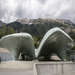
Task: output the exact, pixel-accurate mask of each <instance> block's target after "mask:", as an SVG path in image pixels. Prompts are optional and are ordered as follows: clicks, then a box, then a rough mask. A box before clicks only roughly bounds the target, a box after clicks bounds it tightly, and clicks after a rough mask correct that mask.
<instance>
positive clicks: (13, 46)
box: [0, 33, 35, 59]
mask: <svg viewBox="0 0 75 75" xmlns="http://www.w3.org/2000/svg"><path fill="white" fill-rule="evenodd" d="M0 47H2V48H7V49H8V50H9V51H10V52H11V53H12V55H14V59H15V58H16V57H17V55H18V53H19V52H20V48H22V47H23V48H24V50H25V51H24V52H27V51H28V52H29V55H31V56H34V54H35V53H34V44H33V38H32V36H31V35H30V34H28V33H15V34H11V35H7V36H4V37H2V38H1V39H0Z"/></svg>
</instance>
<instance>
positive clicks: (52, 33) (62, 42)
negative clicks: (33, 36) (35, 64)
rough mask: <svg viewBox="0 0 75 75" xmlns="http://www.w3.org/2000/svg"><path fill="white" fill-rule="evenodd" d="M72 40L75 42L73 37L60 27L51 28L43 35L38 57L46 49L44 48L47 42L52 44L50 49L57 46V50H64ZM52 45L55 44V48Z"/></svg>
mask: <svg viewBox="0 0 75 75" xmlns="http://www.w3.org/2000/svg"><path fill="white" fill-rule="evenodd" d="M72 42H73V40H72V38H71V37H70V36H69V35H68V34H67V33H65V32H64V31H63V30H61V29H60V28H58V27H55V28H53V29H50V30H49V31H48V32H47V33H46V34H45V36H44V37H43V39H42V41H41V43H40V45H39V48H38V50H37V52H36V57H39V56H40V55H41V54H42V53H43V52H44V51H46V50H44V48H45V46H46V45H47V44H48V45H49V46H50V49H54V48H55V49H56V50H58V49H60V50H61V51H62V49H65V48H66V46H67V45H68V44H69V43H70V44H71V43H72ZM53 43H54V44H55V45H54V44H53ZM52 45H54V48H53V47H51V46H52ZM46 47H47V46H46ZM47 51H48V50H47ZM47 51H46V52H47ZM44 54H45V53H44Z"/></svg>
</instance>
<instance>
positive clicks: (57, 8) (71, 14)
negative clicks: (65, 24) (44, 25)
mask: <svg viewBox="0 0 75 75" xmlns="http://www.w3.org/2000/svg"><path fill="white" fill-rule="evenodd" d="M18 18H61V19H70V20H71V21H73V22H74V20H75V0H0V20H2V21H4V22H12V21H14V20H16V19H18Z"/></svg>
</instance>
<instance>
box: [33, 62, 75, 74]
mask: <svg viewBox="0 0 75 75" xmlns="http://www.w3.org/2000/svg"><path fill="white" fill-rule="evenodd" d="M34 70H35V72H34V75H75V63H73V62H50V63H49V62H41V63H36V64H35V65H34Z"/></svg>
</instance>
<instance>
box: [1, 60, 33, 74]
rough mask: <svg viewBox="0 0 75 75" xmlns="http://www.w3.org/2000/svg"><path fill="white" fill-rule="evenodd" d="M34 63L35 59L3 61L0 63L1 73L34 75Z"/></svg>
mask: <svg viewBox="0 0 75 75" xmlns="http://www.w3.org/2000/svg"><path fill="white" fill-rule="evenodd" d="M33 63H34V62H33V61H29V62H22V61H21V62H20V61H15V62H14V61H13V62H2V63H1V64H0V75H34V72H33V65H34V64H33Z"/></svg>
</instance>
